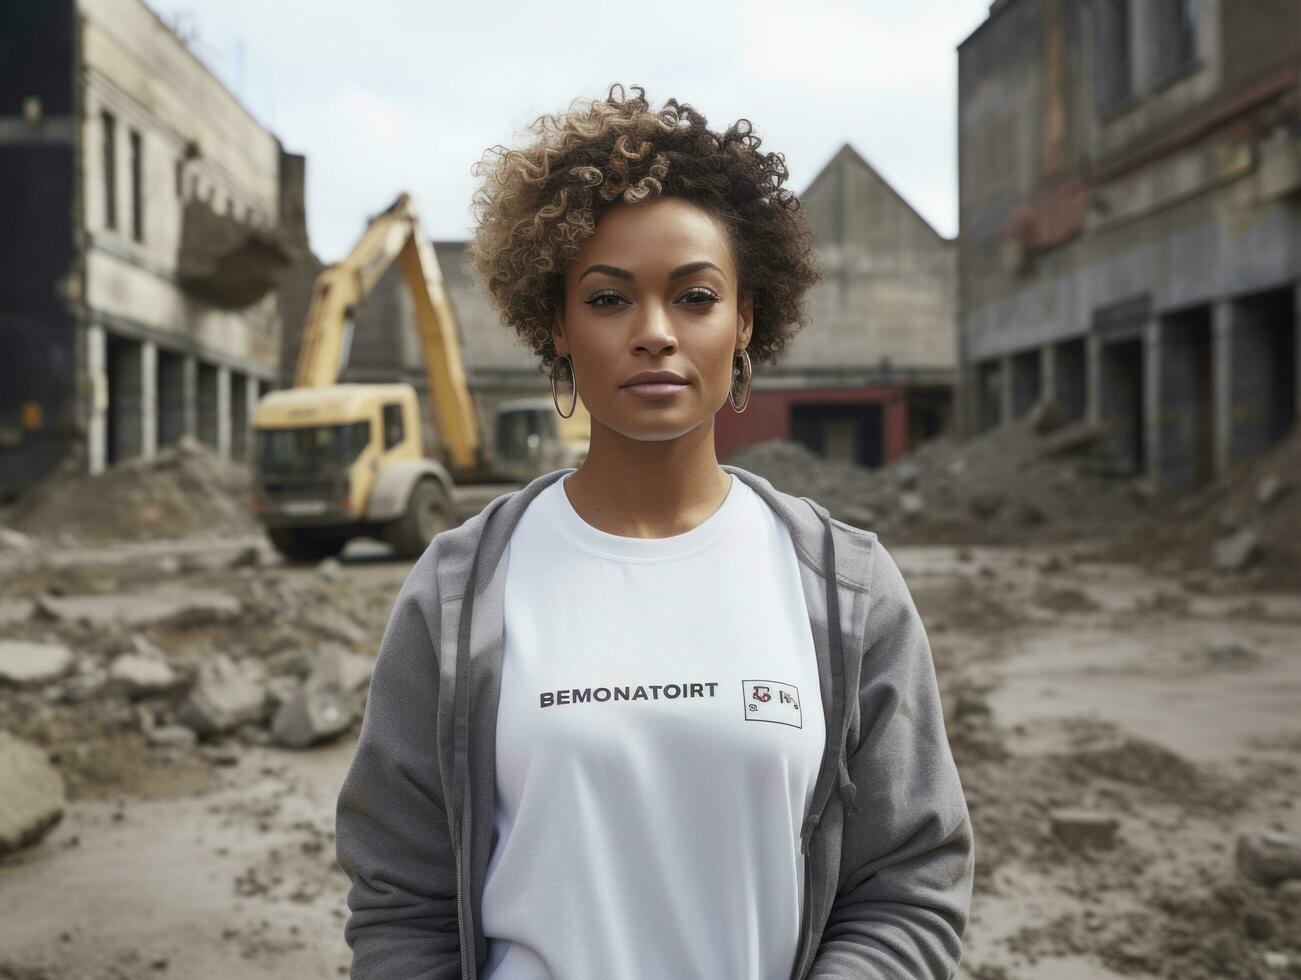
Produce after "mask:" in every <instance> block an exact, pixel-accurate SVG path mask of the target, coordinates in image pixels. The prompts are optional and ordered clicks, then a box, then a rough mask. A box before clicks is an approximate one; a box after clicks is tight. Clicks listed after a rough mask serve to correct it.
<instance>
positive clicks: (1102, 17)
mask: <svg viewBox="0 0 1301 980" xmlns="http://www.w3.org/2000/svg"><path fill="white" fill-rule="evenodd" d="M1094 16H1095V21H1094V35H1093V36H1094V41H1095V44H1094V55H1095V57H1094V59H1093V61H1094V71H1095V76H1094V85H1095V88H1094V91H1095V92H1096V95H1097V104H1098V111H1099V112H1105V111H1106V110H1108V109H1110V108H1112V107H1113V106H1116V105H1119V104H1120V103H1121V102H1123V101H1125V99H1127V98H1129V96H1130V95H1132V94H1133V91H1134V80H1133V71H1132V68H1131V66H1132V59H1131V58H1130V56H1129V34H1130V32H1129V0H1098V3H1097V5H1096V7H1095V8H1094Z"/></svg>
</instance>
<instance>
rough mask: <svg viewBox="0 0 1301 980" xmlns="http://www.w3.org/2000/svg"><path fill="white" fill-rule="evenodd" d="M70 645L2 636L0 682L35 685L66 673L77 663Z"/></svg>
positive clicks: (55, 678)
mask: <svg viewBox="0 0 1301 980" xmlns="http://www.w3.org/2000/svg"><path fill="white" fill-rule="evenodd" d="M75 662H76V661H75V658H74V657H73V655H72V651H70V650H69V649H68V648H67V647H65V646H61V645H60V644H57V643H34V642H30V641H27V640H0V683H4V684H12V685H14V686H16V687H35V686H37V685H40V684H48V683H50V682H51V681H57V680H58V679H59V678H61V677H63V676H64V675H65V674H67V673H68V672H69V671H70V670H72V668H73V666H74V664H75Z"/></svg>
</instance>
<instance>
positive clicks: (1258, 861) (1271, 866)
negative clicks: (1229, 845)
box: [1234, 831, 1301, 885]
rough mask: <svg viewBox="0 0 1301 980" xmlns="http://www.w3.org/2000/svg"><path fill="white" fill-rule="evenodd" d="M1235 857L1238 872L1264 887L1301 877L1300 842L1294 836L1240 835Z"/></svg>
mask: <svg viewBox="0 0 1301 980" xmlns="http://www.w3.org/2000/svg"><path fill="white" fill-rule="evenodd" d="M1234 857H1235V858H1236V860H1237V864H1238V870H1239V871H1241V872H1242V873H1243V874H1244V875H1246V876H1247V877H1248V878H1251V879H1252V880H1253V881H1258V882H1260V883H1261V884H1263V885H1276V884H1279V883H1280V882H1283V881H1289V880H1292V879H1296V878H1301V839H1298V838H1297V837H1294V836H1292V835H1291V834H1280V833H1275V832H1273V831H1267V832H1265V833H1261V834H1240V835H1239V836H1238V846H1237V850H1236V851H1235V854H1234Z"/></svg>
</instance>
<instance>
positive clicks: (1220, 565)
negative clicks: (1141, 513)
mask: <svg viewBox="0 0 1301 980" xmlns="http://www.w3.org/2000/svg"><path fill="white" fill-rule="evenodd" d="M1111 554H1112V555H1113V556H1114V557H1116V558H1117V559H1120V560H1124V561H1134V562H1138V563H1140V564H1145V563H1151V562H1152V561H1153V560H1154V559H1159V560H1160V561H1161V562H1163V563H1165V564H1169V565H1173V566H1176V567H1180V568H1184V569H1190V570H1195V571H1197V572H1200V573H1203V574H1205V573H1215V574H1217V575H1218V576H1220V580H1221V581H1224V580H1225V577H1226V576H1236V577H1239V578H1240V579H1241V581H1242V582H1243V584H1246V585H1250V586H1251V587H1253V588H1273V589H1280V590H1298V589H1301V428H1294V430H1293V431H1292V433H1291V434H1290V435H1288V437H1287V438H1285V439H1283V440H1282V441H1281V442H1279V443H1278V444H1277V445H1275V446H1273V447H1271V448H1270V449H1268V450H1267V451H1265V452H1263V453H1261V454H1259V455H1258V456H1254V457H1251V458H1249V459H1245V460H1242V461H1241V462H1238V463H1235V464H1234V466H1233V468H1232V469H1231V470H1230V471H1229V472H1228V473H1227V474H1226V475H1225V476H1224V477H1223V478H1222V479H1220V480H1217V481H1215V482H1214V483H1212V484H1210V485H1209V486H1207V487H1205V488H1203V489H1201V490H1199V491H1197V492H1196V493H1193V494H1190V495H1188V496H1186V497H1183V498H1182V499H1179V500H1178V501H1176V502H1174V503H1172V504H1171V506H1170V507H1168V508H1162V509H1161V510H1160V511H1158V512H1154V513H1153V514H1151V515H1148V516H1145V517H1144V518H1142V519H1140V520H1139V521H1138V522H1136V524H1135V525H1134V526H1133V527H1132V528H1130V529H1128V530H1127V533H1126V534H1124V535H1119V536H1117V538H1116V540H1115V542H1114V544H1113V545H1112V548H1111Z"/></svg>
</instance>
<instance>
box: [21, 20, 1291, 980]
mask: <svg viewBox="0 0 1301 980" xmlns="http://www.w3.org/2000/svg"><path fill="white" fill-rule="evenodd" d="M0 35H3V36H6V37H8V36H21V37H22V38H23V39H24V40H25V41H27V42H29V43H26V44H23V45H20V46H18V47H17V48H16V49H14V48H12V47H9V48H7V49H6V53H5V58H4V60H3V61H0V189H3V191H4V196H5V198H6V200H8V201H10V202H11V204H12V203H13V202H16V206H14V207H12V208H11V212H12V215H13V218H12V220H6V221H5V222H0V241H2V242H3V243H4V245H5V246H6V251H7V253H8V254H13V255H22V256H23V260H22V261H21V262H19V263H16V264H11V265H10V266H9V267H8V271H6V272H5V273H2V274H0V342H2V346H3V351H4V357H3V358H0V907H3V908H4V910H5V914H4V916H2V917H0V978H12V980H105V978H113V980H139V978H143V977H159V976H170V977H183V978H187V980H189V978H195V980H198V978H208V977H223V978H234V977H239V978H245V977H247V978H284V977H299V976H303V977H306V976H346V975H348V972H349V963H350V962H351V956H350V952H349V949H348V947H347V946H346V945H345V943H344V937H343V923H344V921H345V920H346V918H347V915H348V907H347V905H346V900H345V899H346V893H347V886H348V880H347V878H346V876H345V874H344V872H343V871H342V870H341V869H340V867H339V866H338V863H337V860H336V854H335V848H334V839H333V838H334V827H335V823H334V821H335V810H334V807H335V801H336V798H337V796H338V793H339V787H340V784H341V781H342V779H343V777H344V774H345V772H346V770H347V767H348V765H349V763H350V761H351V759H352V755H353V751H354V747H355V744H356V739H357V736H358V734H359V732H360V728H361V723H362V718H363V716H364V712H365V707H366V699H367V690H368V685H369V681H370V677H371V670H372V667H373V664H374V659H375V655H376V651H377V648H378V645H379V641H380V638H381V636H382V635H383V632H384V629H385V625H386V623H387V622H388V620H389V615H390V612H391V611H392V609H393V602H394V598H395V596H396V594H397V592H398V589H399V588H400V587H401V586H402V583H403V582H404V580H405V579H406V577H407V574H408V572H409V571H410V569H411V566H412V562H413V561H414V560H415V558H417V557H418V556H419V555H420V554H421V552H422V551H423V550H424V548H425V547H426V546H427V545H428V542H429V541H430V540H431V538H432V537H433V536H434V535H436V534H437V533H438V532H439V531H441V530H443V529H446V528H449V527H454V526H456V525H458V524H460V523H461V522H463V521H464V520H466V519H467V518H469V517H470V516H472V515H474V514H476V513H477V512H478V511H479V510H480V509H481V508H482V507H483V506H484V505H485V504H486V503H488V502H489V501H491V500H492V499H494V498H495V497H497V496H498V495H500V494H502V493H505V492H508V491H510V490H513V489H517V488H518V487H520V486H522V485H524V484H525V483H527V482H528V481H530V480H532V479H533V478H534V477H536V476H538V475H541V474H543V473H547V472H551V471H554V470H556V469H559V468H562V467H576V466H579V465H581V463H582V461H583V459H584V457H585V455H586V452H587V446H588V440H589V438H590V434H591V426H592V419H591V418H590V417H589V416H588V415H587V412H586V409H585V408H583V407H582V406H581V405H580V406H579V408H580V410H579V411H577V412H575V413H574V415H573V417H571V418H562V417H561V416H560V415H559V413H558V411H557V409H556V406H555V404H554V403H553V400H552V390H551V386H550V382H549V380H548V379H547V378H546V377H545V376H544V375H542V374H541V373H540V372H539V371H538V369H537V364H536V358H535V357H534V355H533V353H532V352H531V351H529V350H527V349H526V348H524V347H523V346H522V345H521V344H520V343H519V342H518V339H517V338H516V337H515V336H513V334H512V333H511V332H510V331H508V330H506V329H504V328H503V326H502V325H501V324H500V323H499V322H498V319H497V317H496V315H495V314H494V313H493V311H492V309H491V308H490V306H489V304H488V302H487V299H486V298H485V297H484V296H483V295H482V294H481V293H480V291H479V288H478V286H477V285H476V284H475V282H474V281H473V280H472V278H471V276H470V274H469V272H468V271H467V269H468V264H467V261H466V253H467V249H468V243H467V242H465V241H444V240H439V241H434V240H432V239H431V238H430V237H429V236H428V235H427V233H426V232H425V230H424V228H423V226H422V225H421V222H420V217H419V215H418V213H417V209H416V207H415V204H414V202H413V200H412V198H411V197H410V196H409V195H408V194H406V193H404V192H403V188H399V187H391V188H390V187H378V188H376V189H375V196H376V201H375V208H374V211H373V212H372V213H371V214H370V215H369V216H368V221H367V222H366V224H365V227H364V228H359V229H358V231H359V237H358V239H357V242H356V244H355V246H354V248H353V249H352V251H351V252H350V253H349V254H348V256H347V257H346V258H345V259H343V260H342V261H340V262H337V263H333V264H326V263H323V262H321V261H320V259H319V258H317V256H316V255H315V254H314V253H313V251H312V247H311V244H310V242H309V238H308V225H309V215H308V214H307V203H306V201H307V197H306V193H305V182H306V175H307V173H308V172H309V169H310V167H311V165H312V161H311V159H310V158H308V157H307V156H306V155H304V154H301V153H294V152H292V151H291V150H290V149H286V148H285V147H284V146H283V145H282V144H281V140H280V138H279V137H277V135H276V134H275V133H273V132H271V131H270V130H268V129H267V128H265V127H264V126H263V125H262V123H260V122H259V121H258V120H257V119H256V118H255V117H254V116H253V115H252V114H251V113H250V112H249V111H248V110H247V109H246V108H245V107H244V106H243V105H242V104H241V102H240V100H239V99H238V98H237V97H236V96H235V95H234V94H233V93H232V92H231V91H230V90H229V89H228V88H227V87H226V86H225V85H223V83H222V82H221V81H220V80H219V79H218V78H217V76H216V75H214V74H213V73H212V72H211V71H210V70H209V69H208V68H207V67H205V65H204V63H203V62H202V60H201V59H200V58H199V57H198V56H197V55H196V54H195V53H194V52H193V51H191V50H190V48H189V47H188V46H187V44H186V42H185V41H184V40H183V39H182V38H181V37H180V36H179V35H178V34H177V32H176V31H175V29H174V28H173V26H171V25H169V24H168V23H167V22H165V21H164V20H163V19H161V18H160V17H159V16H158V15H157V14H156V13H155V12H154V11H153V10H152V9H151V8H150V7H149V6H147V5H146V3H145V2H143V0H58V2H50V3H41V4H18V5H16V6H15V5H6V6H5V7H4V8H3V13H0ZM953 56H954V58H955V59H956V63H957V78H958V91H957V98H956V106H957V127H958V172H957V176H958V197H957V200H958V216H959V222H958V235H957V236H956V237H955V238H948V237H945V236H943V235H941V234H940V233H939V232H937V231H936V230H935V229H934V228H933V227H931V225H930V224H928V223H927V222H926V220H925V219H924V218H923V217H922V216H921V215H920V213H918V211H917V210H916V209H914V207H913V206H912V205H910V204H909V203H908V201H907V200H905V199H904V198H903V197H902V196H901V195H900V194H899V193H898V191H897V190H895V189H894V188H893V187H892V186H891V185H890V184H889V183H888V182H887V181H886V180H885V178H884V177H882V176H881V174H880V173H878V171H877V170H876V169H875V168H874V167H873V165H872V164H871V163H870V162H869V161H868V160H867V159H866V158H865V157H864V156H863V155H862V154H860V152H859V151H858V150H857V149H855V148H854V147H852V146H850V145H849V144H848V143H846V144H845V145H844V146H843V148H842V149H841V150H840V151H839V152H837V153H836V154H835V155H834V156H833V157H832V158H831V159H830V160H829V161H828V162H827V163H826V165H825V167H824V168H823V169H822V170H821V171H820V172H819V173H818V175H817V177H816V178H815V179H814V180H813V181H811V182H810V183H809V184H808V186H806V187H799V188H796V190H797V192H798V193H799V195H800V198H801V201H802V202H803V203H804V206H805V208H806V210H807V211H808V214H809V219H810V223H811V225H812V229H813V232H814V237H815V241H816V246H817V249H818V253H819V259H820V261H821V263H822V269H823V274H824V277H823V280H822V282H820V283H819V284H818V285H817V286H816V287H815V288H814V295H813V296H812V298H811V301H810V304H809V308H810V313H811V318H810V322H809V324H808V325H807V326H806V327H805V328H804V329H803V330H802V331H801V332H800V333H799V334H798V335H797V337H796V338H795V339H794V341H793V342H792V343H791V345H790V346H789V348H788V349H787V351H786V354H785V355H784V357H783V359H782V362H781V363H780V364H779V365H778V366H776V367H773V368H771V369H769V368H765V369H764V370H763V371H758V370H756V372H755V377H754V385H753V394H752V396H751V405H750V406H749V408H748V410H747V411H746V412H745V413H744V414H735V413H734V412H732V411H731V410H728V409H726V408H725V409H724V411H722V412H721V413H720V414H719V415H718V417H717V423H718V424H717V427H716V430H715V436H716V445H717V455H718V459H719V461H720V462H721V463H727V464H731V465H735V466H740V467H744V468H746V469H748V470H751V471H753V472H755V473H757V474H759V475H761V476H763V477H765V478H766V479H768V480H770V481H771V482H772V484H773V485H774V486H775V487H777V488H778V489H780V490H783V491H786V492H787V493H791V494H795V495H805V496H809V497H812V498H813V499H815V500H817V501H819V502H820V503H822V504H823V505H824V506H825V507H827V508H828V509H829V510H830V512H831V514H832V516H834V517H835V518H837V519H839V520H841V521H843V522H845V523H847V524H850V525H853V526H855V527H860V528H864V529H867V530H871V531H874V532H875V533H876V534H877V535H878V537H879V538H880V540H881V542H882V543H883V544H885V545H886V546H887V547H888V548H889V549H890V552H891V554H892V555H893V556H894V557H895V559H896V560H897V561H898V564H899V567H900V569H901V570H902V572H903V573H904V576H905V578H906V579H907V582H908V586H909V588H910V590H911V592H912V595H913V598H914V600H915V602H916V606H917V609H918V611H919V612H920V614H921V617H922V620H923V622H924V624H925V628H926V634H927V637H928V640H929V644H930V649H931V651H932V654H933V657H934V664H935V671H936V676H937V679H938V682H939V687H940V693H941V699H942V702H943V709H944V719H945V725H946V728H947V733H948V737H949V743H950V746H951V748H952V751H953V755H954V759H955V761H956V763H957V768H958V771H959V773H960V776H961V779H962V785H963V789H964V793H965V795H966V798H967V802H968V806H969V808H970V813H971V818H972V823H973V827H974V836H975V846H976V880H975V889H974V894H973V900H972V911H971V919H970V923H969V925H968V927H967V931H966V934H965V936H964V937H963V946H964V948H963V954H962V961H961V964H960V966H959V969H958V972H957V973H956V974H955V976H956V977H958V978H961V980H1094V978H1097V980H1115V978H1122V977H1123V978H1139V980H1147V978H1175V977H1177V978H1180V980H1228V978H1234V980H1237V978H1243V980H1247V978H1250V980H1257V978H1260V980H1265V978H1277V977H1301V710H1299V709H1301V426H1299V425H1298V418H1299V417H1301V0H1268V2H1265V0H1262V2H1259V3H1251V4H1233V3H1230V2H1229V0H1198V2H1187V3H1183V2H1180V3H1173V2H1172V3H1165V2H1160V3H1158V2H1152V3H1145V2H1141V0H1091V2H1085V0H995V2H994V3H992V4H990V6H989V12H988V15H987V18H986V19H985V21H984V22H983V23H982V24H981V25H980V26H979V27H978V28H977V29H976V30H975V31H974V32H973V33H972V34H970V36H968V37H967V38H966V39H965V40H964V41H963V42H962V43H961V44H960V45H959V46H958V48H957V50H956V52H954V54H953ZM195 106H202V107H203V111H202V112H196V111H195V108H194V107H195ZM756 111H757V110H756ZM51 229H56V230H51Z"/></svg>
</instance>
